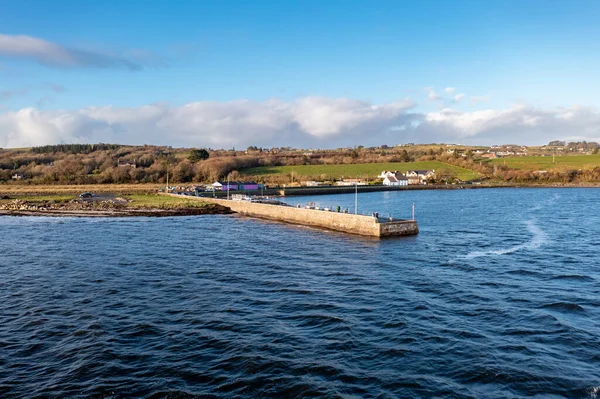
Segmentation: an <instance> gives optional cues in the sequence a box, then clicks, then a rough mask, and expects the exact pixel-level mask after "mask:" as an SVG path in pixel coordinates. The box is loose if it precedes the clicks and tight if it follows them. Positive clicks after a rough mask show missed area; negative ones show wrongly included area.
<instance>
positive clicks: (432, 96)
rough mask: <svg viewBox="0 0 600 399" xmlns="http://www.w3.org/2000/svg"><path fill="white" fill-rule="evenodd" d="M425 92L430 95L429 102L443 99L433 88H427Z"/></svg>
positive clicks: (428, 96)
mask: <svg viewBox="0 0 600 399" xmlns="http://www.w3.org/2000/svg"><path fill="white" fill-rule="evenodd" d="M424 90H425V91H427V92H428V93H429V94H428V95H427V99H428V100H429V101H439V100H441V99H442V97H441V96H440V95H439V94H437V93H436V92H435V90H434V89H433V88H432V87H426V88H425V89H424Z"/></svg>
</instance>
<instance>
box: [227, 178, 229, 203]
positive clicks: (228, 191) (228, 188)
mask: <svg viewBox="0 0 600 399" xmlns="http://www.w3.org/2000/svg"><path fill="white" fill-rule="evenodd" d="M227 199H229V175H227Z"/></svg>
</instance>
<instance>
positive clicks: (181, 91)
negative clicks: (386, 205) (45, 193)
mask: <svg viewBox="0 0 600 399" xmlns="http://www.w3.org/2000/svg"><path fill="white" fill-rule="evenodd" d="M599 20H600V2H599V1H597V0H594V1H588V0H577V1H567V0H565V1H555V0H539V1H538V0H502V1H496V0H486V1H481V0H477V1H467V0H464V1H462V0H456V1H447V0H439V1H432V0H424V1H397V0H394V1H382V0H381V1H377V0H372V1H366V0H365V1H353V0H343V1H338V0H325V1H324V0H319V1H316V0H302V1H292V0H285V1H281V0H277V1H270V0H259V1H233V0H223V1H218V2H216V1H208V0H198V1H183V0H180V1H169V2H167V1H154V0H144V1H142V0H128V1H126V2H123V1H116V0H106V1H102V2H92V1H80V0H77V1H67V0H54V1H51V2H50V1H47V0H14V1H13V0H0V147H2V148H11V147H28V146H37V145H45V144H57V143H97V142H104V143H121V144H139V145H141V144H156V145H171V146H174V147H210V148H238V149H241V148H246V147H247V146H250V145H255V146H259V147H272V146H293V147H300V148H337V147H346V146H357V145H365V146H375V145H382V144H386V145H395V144H400V143H407V142H415V143H432V142H436V143H439V142H444V143H456V144H472V145H493V144H508V143H516V144H525V145H541V144H545V143H547V142H548V141H551V140H556V139H560V140H568V141H577V140H587V141H600V98H599V97H598V95H597V94H598V92H599V91H600V79H599V78H598V73H599V72H598V71H600V24H598V22H597V21H599Z"/></svg>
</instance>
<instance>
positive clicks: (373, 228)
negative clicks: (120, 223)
mask: <svg viewBox="0 0 600 399" xmlns="http://www.w3.org/2000/svg"><path fill="white" fill-rule="evenodd" d="M167 195H172V196H175V197H180V196H179V195H176V194H167ZM185 198H186V199H190V198H197V199H198V200H200V201H205V202H211V203H216V204H219V205H223V206H226V207H228V208H230V209H231V210H232V211H234V212H237V213H240V214H243V215H248V216H255V217H259V218H264V219H271V220H277V221H282V222H287V223H294V224H299V225H304V226H314V227H322V228H326V229H330V230H336V231H343V232H346V233H351V234H359V235H363V236H372V237H387V236H403V235H414V234H418V232H419V228H418V226H417V222H415V221H411V220H401V221H391V222H381V223H380V222H378V221H377V219H375V218H374V217H371V216H364V215H354V214H351V213H340V212H328V211H317V210H314V209H305V208H296V207H292V206H281V205H271V204H260V203H255V202H248V201H233V200H223V199H215V198H204V197H185Z"/></svg>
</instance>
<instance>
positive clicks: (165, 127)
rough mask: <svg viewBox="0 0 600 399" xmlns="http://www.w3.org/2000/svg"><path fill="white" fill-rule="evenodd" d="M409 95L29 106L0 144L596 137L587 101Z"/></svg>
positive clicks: (12, 117) (5, 116)
mask: <svg viewBox="0 0 600 399" xmlns="http://www.w3.org/2000/svg"><path fill="white" fill-rule="evenodd" d="M414 107H415V104H414V103H413V102H412V101H410V100H402V101H398V102H392V103H387V104H372V103H369V102H365V101H359V100H353V99H347V98H327V97H304V98H299V99H297V100H295V101H291V102H285V101H280V100H269V101H264V102H258V101H248V100H239V101H230V102H194V103H189V104H186V105H183V106H178V107H175V106H170V105H168V104H154V105H147V106H141V107H123V108H117V107H112V106H106V107H88V108H83V109H79V110H47V111H45V110H44V111H42V110H38V109H35V108H25V109H21V110H18V111H9V112H4V113H0V147H5V148H7V147H26V146H37V145H45V144H54V143H60V142H66V143H97V142H105V143H123V144H162V145H173V146H203V147H212V148H231V147H234V146H235V147H236V148H245V147H247V146H249V145H258V146H263V147H270V146H288V145H290V146H295V147H305V148H306V147H323V148H335V147H340V146H348V145H360V144H362V145H367V146H371V145H381V144H397V143H403V142H455V143H464V144H496V143H509V142H514V143H520V144H542V143H545V142H547V141H549V140H552V139H569V138H577V139H587V140H598V139H599V138H600V112H599V111H598V110H597V109H592V108H585V107H570V108H556V109H550V110H541V109H537V108H534V107H530V106H514V107H511V108H507V109H500V110H491V109H490V110H480V111H473V112H462V111H458V110H456V109H451V108H448V109H443V110H440V111H436V112H429V113H419V112H416V111H415V108H414Z"/></svg>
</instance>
